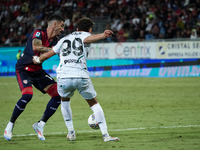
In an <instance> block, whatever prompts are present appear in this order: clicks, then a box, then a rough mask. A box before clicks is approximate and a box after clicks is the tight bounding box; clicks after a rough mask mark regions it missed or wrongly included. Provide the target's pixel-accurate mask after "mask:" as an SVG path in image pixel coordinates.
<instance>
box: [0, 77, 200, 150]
mask: <svg viewBox="0 0 200 150" xmlns="http://www.w3.org/2000/svg"><path fill="white" fill-rule="evenodd" d="M92 82H93V85H94V87H95V90H96V91H97V99H98V101H99V103H100V104H101V106H102V108H103V110H104V113H105V117H106V121H107V125H108V130H109V133H110V135H111V136H117V137H119V138H120V141H118V142H103V140H102V135H101V133H100V130H93V129H91V128H90V127H89V126H88V124H87V119H88V117H89V115H90V114H92V110H91V109H90V108H89V106H88V104H87V103H86V102H85V100H84V99H83V98H82V97H81V96H80V95H79V93H78V92H76V93H75V95H74V96H73V98H72V99H71V100H72V101H71V107H72V112H73V122H74V127H75V130H76V136H77V140H76V141H67V139H66V135H67V128H66V126H65V123H64V120H63V117H62V114H61V111H60V107H59V108H58V111H57V112H56V113H55V114H54V115H53V116H52V118H50V119H49V121H48V122H47V124H46V126H45V129H44V135H45V137H46V141H40V140H38V139H37V136H36V133H35V132H34V130H33V129H32V124H33V123H35V122H37V121H38V120H39V119H40V117H41V116H42V114H43V111H44V110H45V107H46V104H47V102H48V101H49V99H50V97H49V95H48V94H42V93H40V92H39V91H38V90H36V89H35V88H34V94H33V98H32V100H31V102H30V103H29V104H28V105H27V107H26V109H25V111H24V112H23V113H22V114H21V116H20V117H19V118H18V120H17V121H16V123H15V127H14V130H13V137H12V140H11V141H6V140H5V139H4V138H3V133H4V129H5V127H6V125H7V123H8V121H9V119H10V116H11V114H12V111H13V108H14V105H15V104H16V102H17V101H18V99H19V98H20V97H21V92H20V90H19V87H18V84H17V81H16V79H15V78H3V77H1V78H0V133H1V134H0V150H5V149H6V150H13V149H14V150H64V149H67V150H70V149H73V150H94V149H98V150H113V149H116V150H118V149H120V150H199V149H200V91H199V90H200V78H199V77H193V78H190V77H186V78H185V77H182V78H92Z"/></svg>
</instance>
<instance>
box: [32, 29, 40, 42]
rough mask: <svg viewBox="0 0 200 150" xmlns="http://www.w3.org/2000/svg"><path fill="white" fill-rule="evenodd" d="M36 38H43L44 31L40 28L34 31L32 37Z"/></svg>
mask: <svg viewBox="0 0 200 150" xmlns="http://www.w3.org/2000/svg"><path fill="white" fill-rule="evenodd" d="M35 38H37V39H39V40H42V33H41V31H40V30H35V32H34V33H33V36H32V39H35Z"/></svg>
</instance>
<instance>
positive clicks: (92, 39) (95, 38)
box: [83, 30, 113, 44]
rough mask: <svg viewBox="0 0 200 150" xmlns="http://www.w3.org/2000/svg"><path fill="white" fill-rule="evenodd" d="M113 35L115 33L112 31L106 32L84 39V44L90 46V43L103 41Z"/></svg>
mask: <svg viewBox="0 0 200 150" xmlns="http://www.w3.org/2000/svg"><path fill="white" fill-rule="evenodd" d="M112 35H113V32H112V31H111V30H105V31H104V32H103V33H100V34H94V35H90V36H88V37H87V38H85V39H84V41H83V42H84V43H85V44H90V43H94V42H96V41H99V40H101V39H105V38H108V37H111V36H112Z"/></svg>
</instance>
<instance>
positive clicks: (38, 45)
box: [32, 38, 52, 53]
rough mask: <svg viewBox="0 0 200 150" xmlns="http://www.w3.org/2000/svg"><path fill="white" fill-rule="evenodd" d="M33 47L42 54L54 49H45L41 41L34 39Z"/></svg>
mask: <svg viewBox="0 0 200 150" xmlns="http://www.w3.org/2000/svg"><path fill="white" fill-rule="evenodd" d="M32 46H33V50H34V51H37V52H41V53H45V52H48V51H50V50H51V49H52V48H50V47H45V46H43V45H42V41H41V40H39V39H36V38H35V39H33V41H32Z"/></svg>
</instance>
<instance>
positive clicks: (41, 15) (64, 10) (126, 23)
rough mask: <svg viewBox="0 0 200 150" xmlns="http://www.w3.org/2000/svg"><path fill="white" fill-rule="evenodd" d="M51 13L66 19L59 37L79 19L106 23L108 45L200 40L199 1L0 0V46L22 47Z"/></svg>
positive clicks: (70, 29)
mask: <svg viewBox="0 0 200 150" xmlns="http://www.w3.org/2000/svg"><path fill="white" fill-rule="evenodd" d="M52 14H59V15H61V16H63V18H64V19H65V31H64V33H63V34H62V35H61V37H62V36H64V35H66V34H68V33H70V32H72V31H74V30H75V29H76V23H77V21H78V20H79V19H80V18H82V17H89V18H91V19H93V20H98V21H102V22H106V23H107V24H106V26H105V28H106V29H111V30H112V31H113V32H114V35H113V37H112V38H109V39H107V42H126V41H143V40H154V39H178V38H191V39H195V38H199V37H200V0H0V44H1V45H10V44H12V43H14V44H15V45H20V46H21V45H22V46H23V45H24V44H25V43H26V41H27V38H28V36H29V35H30V33H31V32H32V31H33V30H34V29H38V28H46V26H47V23H46V22H47V19H48V17H49V16H50V15H52Z"/></svg>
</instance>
